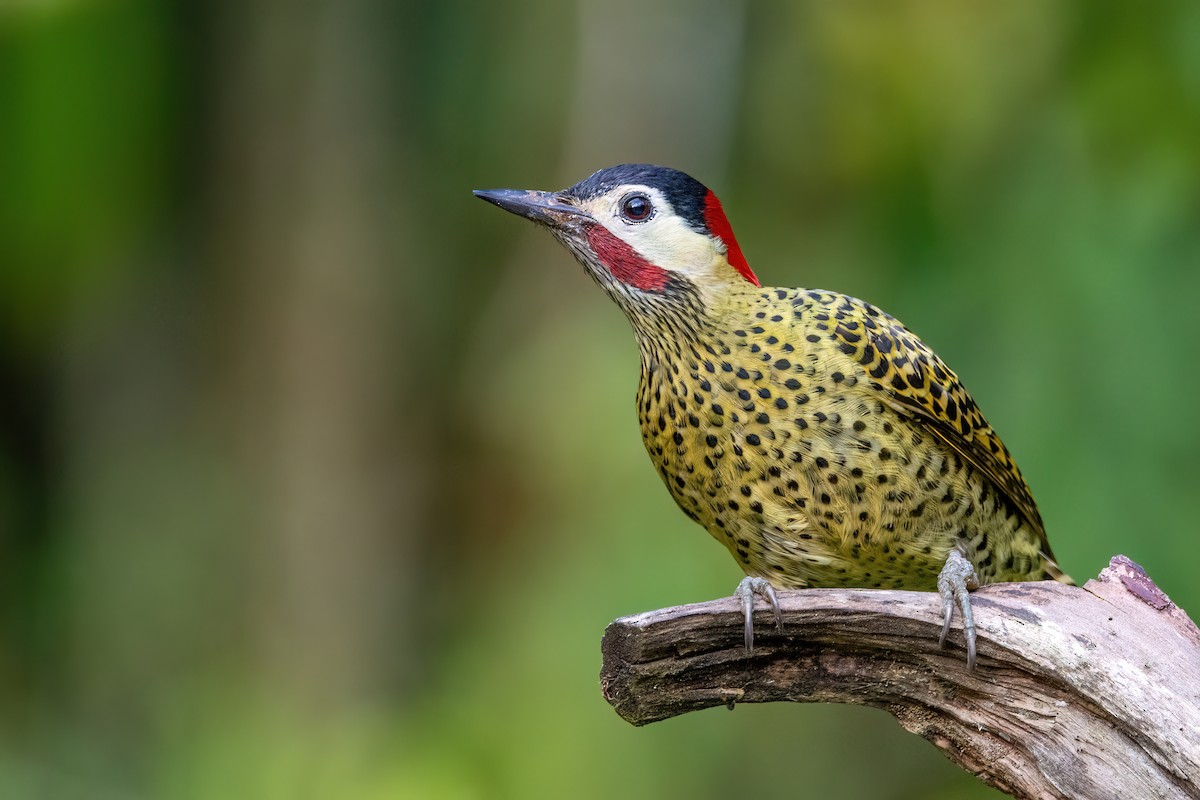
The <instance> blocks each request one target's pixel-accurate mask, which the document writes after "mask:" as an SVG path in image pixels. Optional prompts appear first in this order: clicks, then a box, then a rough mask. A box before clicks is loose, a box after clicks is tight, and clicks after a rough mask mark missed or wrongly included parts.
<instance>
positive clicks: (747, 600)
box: [733, 576, 783, 653]
mask: <svg viewBox="0 0 1200 800" xmlns="http://www.w3.org/2000/svg"><path fill="white" fill-rule="evenodd" d="M733 595H734V597H737V598H738V599H739V600H741V601H742V614H743V615H745V618H746V652H747V653H753V652H754V595H758V596H759V597H761V598H762V599H763V600H766V601H767V602H768V603H770V604H771V611H772V612H774V614H775V628H776V629H777V630H779V631H781V632H782V631H783V613H782V612H781V611H780V610H779V598H778V597H776V596H775V587H774V586H772V585H771V584H770V583H768V582H767V579H766V578H753V577H750V576H746V577H745V578H742V582H741V583H739V584H738V585H737V589H736V590H734V593H733Z"/></svg>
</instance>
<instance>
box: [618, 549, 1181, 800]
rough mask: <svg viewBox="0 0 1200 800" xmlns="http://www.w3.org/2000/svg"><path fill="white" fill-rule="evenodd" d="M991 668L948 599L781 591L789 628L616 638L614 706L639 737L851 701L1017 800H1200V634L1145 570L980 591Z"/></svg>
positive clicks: (639, 627)
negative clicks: (753, 706)
mask: <svg viewBox="0 0 1200 800" xmlns="http://www.w3.org/2000/svg"><path fill="white" fill-rule="evenodd" d="M972 601H973V605H974V609H975V622H976V626H977V628H978V636H979V663H978V666H977V667H976V669H975V670H974V671H969V670H968V669H967V665H966V653H965V651H964V649H963V639H962V634H961V629H959V630H956V631H954V632H952V634H951V643H950V645H949V646H948V647H947V648H946V649H944V650H943V649H939V648H938V634H939V633H940V629H941V621H940V618H939V609H940V601H939V598H938V596H937V595H936V594H935V593H922V592H901V591H882V590H865V589H859V590H848V589H807V590H803V591H789V592H780V593H779V602H780V606H781V607H782V610H783V622H784V629H783V633H782V634H780V633H778V632H777V631H776V630H775V628H774V626H773V625H772V621H771V618H770V614H769V613H768V612H767V611H765V610H762V611H759V613H758V614H756V618H755V620H756V642H755V648H754V652H753V653H751V654H747V653H746V651H745V648H744V646H743V642H742V617H741V610H740V607H739V606H738V605H737V603H736V602H735V601H734V600H733V599H732V598H728V599H723V600H714V601H712V602H708V603H698V604H695V605H689V606H678V607H676V608H666V609H662V610H659V611H650V612H647V613H645V614H639V615H637V616H633V617H625V618H622V619H619V620H617V621H615V622H613V623H612V624H611V625H609V627H608V630H607V631H606V632H605V634H604V642H603V651H604V667H603V670H602V672H601V684H602V687H603V690H604V696H605V698H607V699H608V701H609V702H610V703H611V704H612V705H613V707H614V708H616V710H617V713H619V714H620V715H621V716H622V717H624V718H625V719H626V720H627V721H629V722H631V723H633V724H634V725H645V724H647V723H650V722H655V721H658V720H661V719H667V718H668V717H673V716H676V715H678V714H683V713H686V712H688V711H695V710H697V709H702V708H709V707H712V706H718V705H727V706H729V707H730V708H733V706H734V705H735V704H736V703H766V702H771V701H775V700H791V701H793V702H802V703H810V702H828V703H855V704H859V705H869V706H875V707H877V708H882V709H885V710H887V711H888V712H889V713H891V714H892V715H894V716H895V717H896V719H897V720H899V722H900V724H901V725H902V726H904V728H905V729H907V730H909V731H911V732H912V733H916V734H918V735H920V736H923V737H924V738H926V739H928V740H929V741H930V742H932V743H933V744H934V745H936V746H937V747H938V748H939V749H941V750H942V752H944V753H945V754H946V755H947V756H948V757H949V758H950V759H951V760H952V761H954V762H955V763H957V764H959V765H960V766H962V767H963V768H964V769H966V770H969V771H970V772H973V773H975V774H976V775H978V776H979V777H980V778H981V779H982V780H984V781H986V782H987V783H989V784H991V785H992V786H995V787H996V788H998V789H1001V790H1003V791H1005V792H1008V793H1010V794H1012V795H1014V796H1016V797H1022V798H1043V797H1071V798H1095V799H1099V798H1160V797H1171V798H1174V797H1190V798H1200V631H1197V629H1196V626H1195V624H1194V623H1193V622H1192V621H1191V620H1190V619H1189V618H1188V616H1187V615H1186V614H1185V613H1184V612H1183V610H1182V609H1180V608H1179V607H1177V606H1176V605H1175V604H1174V603H1172V602H1171V601H1170V600H1169V599H1168V598H1167V596H1166V595H1164V594H1163V593H1162V592H1161V591H1160V590H1159V588H1158V587H1157V586H1155V585H1154V583H1153V582H1152V581H1151V580H1150V579H1149V578H1148V577H1147V576H1146V574H1145V573H1144V572H1143V571H1142V568H1141V567H1139V566H1138V565H1137V564H1135V563H1134V562H1132V561H1130V560H1129V559H1127V558H1125V557H1124V556H1116V557H1115V558H1113V559H1112V562H1111V563H1110V564H1109V566H1108V567H1107V568H1105V569H1104V570H1103V571H1102V572H1101V573H1100V575H1099V577H1098V578H1096V579H1095V580H1091V581H1088V583H1087V585H1086V586H1084V587H1082V588H1076V587H1070V586H1064V585H1062V584H1058V583H1053V582H1049V581H1045V582H1040V583H1008V584H997V585H992V586H986V587H984V588H982V589H980V590H978V591H976V592H974V593H973V594H972Z"/></svg>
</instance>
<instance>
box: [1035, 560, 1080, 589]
mask: <svg viewBox="0 0 1200 800" xmlns="http://www.w3.org/2000/svg"><path fill="white" fill-rule="evenodd" d="M1042 568H1043V570H1044V571H1043V573H1042V574H1043V580H1047V581H1058V582H1059V583H1065V584H1066V585H1067V586H1075V585H1076V584H1075V581H1074V579H1073V578H1072V577H1071V576H1070V575H1068V574H1067V573H1065V572H1063V571H1062V567H1060V566H1059V565H1058V562H1057V561H1055V560H1054V559H1053V558H1052V557H1050V556H1049V555H1047V554H1046V553H1042Z"/></svg>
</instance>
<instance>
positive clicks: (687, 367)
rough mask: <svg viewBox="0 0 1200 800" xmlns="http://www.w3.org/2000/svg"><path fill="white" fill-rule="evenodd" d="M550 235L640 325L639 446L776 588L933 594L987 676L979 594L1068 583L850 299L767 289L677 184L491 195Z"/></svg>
mask: <svg viewBox="0 0 1200 800" xmlns="http://www.w3.org/2000/svg"><path fill="white" fill-rule="evenodd" d="M475 195H476V196H477V197H479V198H481V199H483V200H486V201H488V202H490V203H494V204H495V205H497V206H499V207H501V208H503V209H505V210H506V211H510V212H512V213H514V214H518V215H520V216H523V217H526V218H528V219H530V220H533V221H534V222H537V223H539V224H540V225H542V226H544V227H545V228H547V229H548V230H549V231H550V232H551V233H552V234H553V235H554V237H555V238H557V239H558V241H559V242H561V243H562V244H563V245H565V246H566V247H567V249H568V250H570V251H571V253H573V254H574V256H575V258H576V259H577V260H578V261H579V262H580V263H581V264H582V265H583V267H584V269H585V270H586V271H587V273H588V274H589V275H591V277H592V278H593V279H594V280H595V281H596V283H598V284H599V285H600V287H601V288H602V289H604V291H605V292H606V293H607V294H608V295H609V297H611V298H612V299H613V300H614V301H615V302H616V304H617V305H618V306H619V307H620V309H621V310H622V311H623V312H624V313H625V316H626V317H628V319H629V322H630V323H631V325H632V326H633V332H634V335H635V336H636V338H637V342H638V347H639V350H640V352H641V362H642V363H641V367H642V368H641V379H640V381H639V384H638V391H637V412H638V419H639V421H640V423H641V430H642V440H643V442H644V443H645V445H646V450H647V452H648V453H649V455H650V459H651V460H652V461H653V462H654V466H655V467H656V468H657V469H658V473H659V475H660V476H661V477H662V480H663V482H664V483H665V484H666V487H667V489H668V491H669V492H670V493H671V496H672V497H673V498H674V499H675V502H676V503H677V504H678V505H679V507H680V508H681V509H682V510H683V513H684V514H686V515H687V516H688V517H690V518H691V519H693V520H694V521H696V522H697V523H699V524H700V525H701V526H703V527H704V528H705V529H706V530H707V531H708V532H709V534H711V535H712V537H713V538H714V539H716V540H717V541H718V542H720V543H721V544H723V545H724V546H725V547H726V548H727V549H728V550H729V552H730V553H731V554H732V555H733V556H734V558H736V559H737V562H738V564H739V566H740V567H741V568H742V570H743V571H744V572H745V573H746V577H745V578H744V579H743V580H742V581H741V583H740V584H739V585H738V587H737V590H736V596H737V597H738V598H739V599H740V601H741V605H742V609H743V611H744V613H745V637H746V647H747V649H752V648H753V621H752V617H753V611H754V599H755V595H757V596H759V597H760V598H762V599H763V600H764V601H765V602H766V603H768V604H769V605H770V607H771V609H772V611H773V612H774V618H775V622H776V625H777V626H778V625H780V619H781V618H780V613H779V603H778V600H777V598H776V594H775V588H776V587H778V588H804V587H829V586H837V587H871V588H889V589H912V590H921V591H933V590H936V591H938V592H939V593H940V595H941V599H942V635H941V644H942V646H945V643H946V638H947V635H948V633H949V631H950V627H951V623H952V619H953V615H954V611H955V609H956V608H957V609H958V611H959V613H960V614H961V616H962V620H963V633H964V639H965V644H966V650H967V662H968V665H969V666H970V667H971V668H974V665H975V626H974V620H973V617H972V614H971V601H970V596H969V594H968V591H969V590H971V589H974V588H977V587H978V586H979V585H981V584H987V583H995V582H1001V581H1029V580H1057V581H1061V582H1063V583H1068V584H1070V583H1073V581H1072V580H1071V579H1070V578H1069V577H1068V576H1067V575H1065V574H1064V573H1063V571H1062V570H1061V569H1060V568H1059V566H1058V564H1057V563H1056V562H1055V560H1054V556H1053V554H1052V553H1051V550H1050V544H1049V542H1048V541H1047V539H1046V532H1045V528H1044V526H1043V524H1042V517H1041V514H1040V513H1039V512H1038V509H1037V505H1036V504H1035V503H1034V501H1033V495H1032V494H1031V492H1030V490H1029V487H1028V486H1027V485H1026V483H1025V480H1024V479H1023V478H1022V477H1021V472H1020V470H1018V469H1017V465H1016V463H1014V461H1013V458H1012V456H1011V455H1010V454H1009V451H1008V449H1007V448H1006V447H1005V446H1004V443H1003V442H1001V441H1000V438H999V437H998V436H997V435H996V433H995V432H994V431H993V430H992V428H991V426H990V425H988V423H987V421H986V420H985V419H984V417H983V414H982V413H981V412H980V410H979V407H978V406H977V405H976V404H975V401H974V400H973V399H972V397H971V395H970V394H968V393H967V390H966V389H965V388H964V387H963V385H962V384H961V383H960V382H959V380H958V377H957V376H956V375H955V373H954V372H953V371H952V370H951V369H950V368H949V367H948V366H946V364H945V363H944V362H943V361H942V360H941V359H940V358H939V357H938V356H937V355H936V354H935V353H934V352H933V351H932V350H931V349H930V348H929V347H927V346H926V345H925V344H924V343H923V342H922V341H921V340H920V339H918V338H917V336H916V335H915V334H913V333H912V332H911V331H910V330H909V329H908V328H906V327H905V326H904V325H903V324H901V323H900V322H899V321H898V320H897V319H895V318H894V317H892V316H890V315H888V314H886V313H884V312H883V311H881V310H880V309H878V308H877V307H875V306H874V305H871V304H870V303H867V302H864V301H862V300H858V299H856V298H854V297H849V296H847V295H844V294H839V293H837V292H831V291H825V290H819V289H787V288H776V287H765V286H762V285H761V284H760V282H759V280H758V278H757V277H756V276H755V274H754V272H753V271H752V270H751V269H750V265H749V264H748V263H747V261H746V257H745V256H744V255H743V254H742V250H741V248H740V247H739V246H738V243H737V240H736V239H735V238H734V235H733V229H732V227H731V226H730V224H729V220H728V219H727V218H726V216H725V213H724V211H723V210H722V207H721V203H720V201H719V200H718V199H717V197H716V195H714V194H713V193H712V192H711V191H710V190H709V189H707V188H706V187H705V186H704V185H703V184H701V183H700V182H699V181H697V180H695V179H694V178H692V177H690V176H688V175H685V174H684V173H682V172H679V171H676V170H673V169H669V168H666V167H660V166H655V165H651V164H624V165H621V166H616V167H610V168H608V169H604V170H601V171H599V172H597V173H595V174H594V175H592V176H591V177H589V178H587V179H585V180H583V181H581V182H580V183H577V184H575V185H574V186H572V187H570V188H569V189H565V190H563V191H559V192H541V191H529V190H511V189H500V190H489V191H476V192H475Z"/></svg>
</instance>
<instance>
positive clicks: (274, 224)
mask: <svg viewBox="0 0 1200 800" xmlns="http://www.w3.org/2000/svg"><path fill="white" fill-rule="evenodd" d="M373 10H374V9H373V7H372V4H370V3H366V2H342V1H341V0H316V1H315V2H309V3H304V4H301V7H298V6H297V4H294V3H288V2H264V3H253V4H241V3H226V4H223V5H222V6H220V10H219V11H218V12H217V26H216V27H217V35H216V36H215V37H214V40H215V41H216V42H219V43H220V44H221V47H222V49H221V52H219V53H214V54H213V56H214V57H213V58H212V60H211V64H212V67H213V70H214V74H213V75H212V78H211V80H212V82H213V84H214V86H213V88H212V95H213V96H214V97H217V98H219V99H220V101H221V102H220V105H219V106H218V107H217V108H216V118H215V120H214V123H213V131H212V135H213V140H214V141H215V143H216V146H215V149H214V151H213V153H212V158H213V169H212V171H211V175H212V181H211V185H210V187H209V191H210V194H209V198H208V199H209V205H210V215H209V219H210V222H211V224H212V232H213V234H214V235H215V241H216V246H215V248H214V251H213V254H212V256H213V262H214V266H215V267H216V268H218V269H219V271H220V275H221V277H222V280H223V283H224V287H225V289H226V291H227V292H228V296H227V298H226V300H227V302H229V303H230V305H231V310H232V313H231V314H230V317H229V320H228V323H227V335H226V336H227V338H226V340H225V342H224V346H225V347H227V348H228V350H229V352H228V353H227V354H226V355H228V356H229V358H228V359H223V361H227V362H228V363H230V364H233V365H234V370H233V371H232V372H231V373H230V374H227V375H226V376H225V380H226V382H227V383H226V387H225V390H226V391H227V392H228V396H229V398H230V399H231V401H232V404H233V406H234V407H235V408H236V410H237V419H238V430H239V434H238V435H239V438H240V440H241V441H242V443H243V444H244V451H243V452H244V455H245V457H246V459H247V462H246V467H247V472H248V473H249V474H251V475H252V476H253V480H254V481H255V482H256V484H257V485H256V487H255V488H256V489H258V490H261V492H259V491H256V492H254V493H253V494H254V495H255V496H261V497H265V498H266V499H265V502H264V504H263V507H262V508H261V513H262V519H261V523H262V524H261V526H260V527H258V528H257V529H255V530H253V531H247V532H246V535H247V536H254V537H262V540H261V542H259V544H258V547H257V548H256V549H254V550H252V551H251V552H257V553H258V554H259V555H260V558H259V560H258V563H257V564H256V571H257V583H258V586H257V590H258V594H257V596H256V597H254V598H253V600H254V602H255V604H256V606H255V607H254V608H253V609H252V614H253V617H254V619H256V620H257V623H256V624H257V626H259V628H260V629H261V630H260V631H259V632H258V633H257V634H254V633H253V632H252V638H253V639H254V640H256V641H260V642H262V643H264V644H263V652H262V654H261V655H262V659H263V667H264V673H265V674H264V677H265V679H266V680H267V681H269V682H274V681H278V682H280V683H282V684H284V685H290V686H292V687H294V689H295V691H296V692H298V693H299V694H301V695H303V696H305V697H306V698H309V699H311V700H313V701H314V702H315V703H316V704H317V706H318V708H328V707H331V706H340V705H345V704H347V703H348V702H349V703H354V702H355V701H361V700H363V699H366V698H368V697H370V696H372V695H373V694H374V693H376V692H377V691H380V690H385V689H389V688H394V687H389V686H388V684H390V683H393V682H394V681H396V680H400V681H401V682H403V681H404V679H405V677H406V676H407V677H411V674H410V673H411V670H412V669H413V668H414V666H415V664H416V662H415V661H413V660H410V659H408V658H406V655H407V654H409V653H412V652H413V650H414V642H413V638H414V634H415V630H414V624H415V623H414V615H411V614H408V613H397V612H396V610H397V609H398V608H404V607H409V606H411V605H413V604H415V602H416V598H417V597H418V596H419V595H420V589H419V587H418V586H417V585H416V583H415V581H416V580H417V579H418V578H419V575H417V574H416V570H415V568H414V565H415V564H417V563H418V562H419V561H420V559H419V558H418V557H417V553H416V552H415V551H416V550H417V548H418V547H419V546H420V541H419V538H418V532H419V531H420V530H422V529H423V528H424V527H425V524H424V523H425V522H426V519H427V512H428V509H427V507H426V500H425V498H426V497H427V496H428V493H427V492H426V491H425V487H424V486H423V484H424V482H425V481H426V480H427V479H428V475H427V474H426V473H424V472H422V471H421V470H420V469H418V466H419V465H421V464H423V463H425V462H424V460H423V456H424V455H425V454H426V453H427V447H428V436H427V426H425V425H423V424H420V423H419V422H416V421H415V420H414V414H413V411H412V409H411V408H407V407H405V406H404V403H405V401H406V399H407V398H408V397H410V396H411V395H408V394H406V393H405V392H403V391H395V386H394V384H395V381H393V379H392V378H393V376H397V375H399V376H406V377H407V376H413V375H420V374H422V367H423V366H424V365H423V363H421V362H422V360H423V359H424V358H425V357H426V356H425V354H424V353H422V351H421V349H420V348H416V347H411V346H398V345H397V336H398V335H400V332H398V331H396V330H394V329H393V328H392V326H391V324H390V319H393V318H398V319H400V320H404V319H405V318H406V312H407V310H408V309H406V308H405V307H404V305H405V301H406V300H411V298H406V297H404V296H395V295H393V293H392V292H390V286H391V284H390V282H389V279H388V276H387V273H388V272H389V271H393V270H395V269H396V268H397V264H396V263H394V262H395V253H393V252H392V251H391V250H390V249H389V243H390V242H391V241H392V236H393V235H392V231H391V225H392V224H394V221H392V220H389V219H388V212H389V211H390V210H391V208H392V205H393V203H392V202H390V193H391V191H392V188H391V185H389V181H388V180H387V176H388V174H389V171H390V170H389V168H390V167H391V166H392V164H391V163H390V161H389V158H388V152H389V151H388V149H387V142H385V141H383V136H382V134H383V132H384V131H386V130H388V128H389V127H390V126H389V124H388V119H387V118H386V109H387V108H388V107H389V106H388V104H387V103H385V102H383V100H384V98H383V97H381V91H380V86H379V84H378V82H377V81H378V76H379V75H380V74H381V73H382V70H383V66H382V63H381V62H382V61H383V60H384V59H383V53H382V52H381V51H380V48H381V46H382V45H381V42H382V39H381V37H380V36H376V35H373V34H372V31H371V25H372V19H371V12H372V11H373ZM400 224H403V220H401V221H400ZM398 305H399V307H398ZM401 451H403V452H404V453H406V454H407V457H401V455H400V453H401ZM299 654H305V655H306V657H305V658H300V657H298V656H299Z"/></svg>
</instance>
